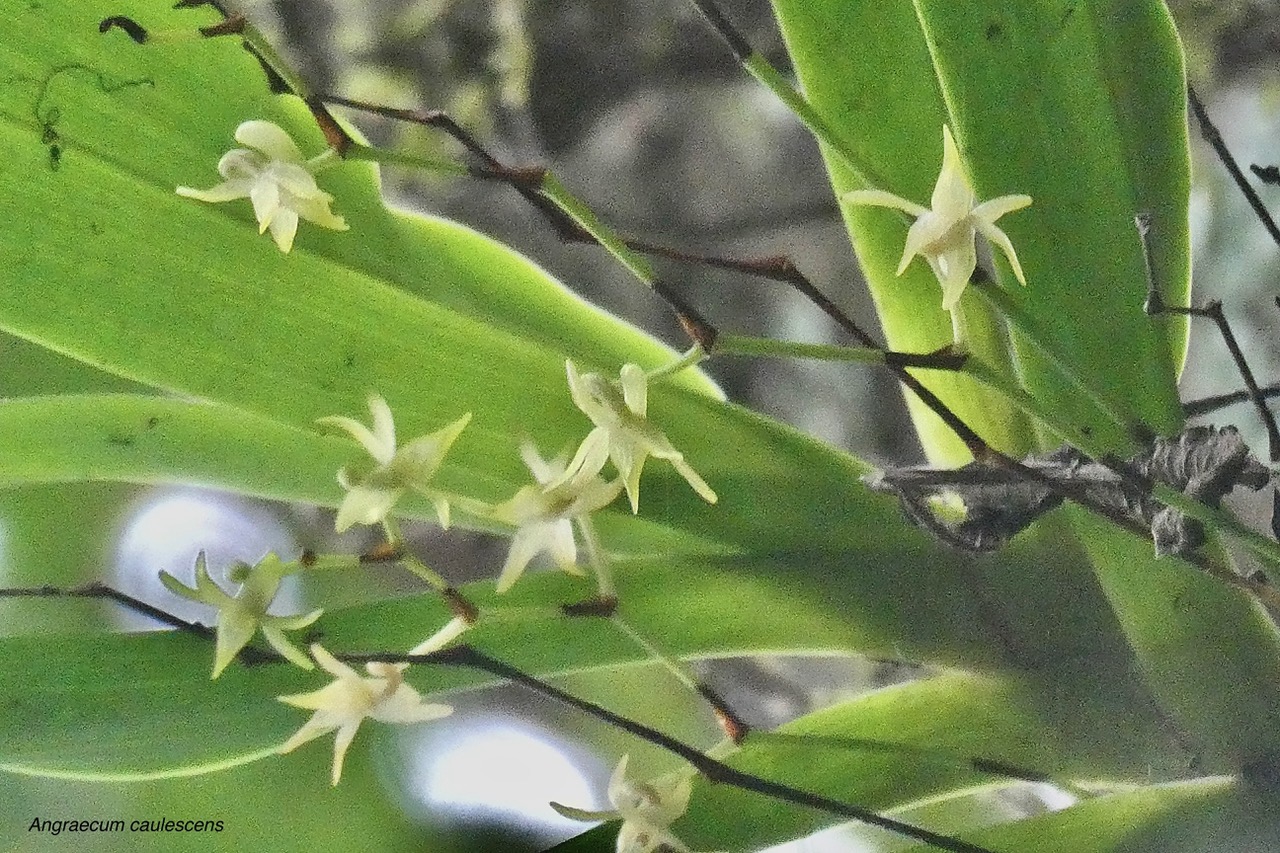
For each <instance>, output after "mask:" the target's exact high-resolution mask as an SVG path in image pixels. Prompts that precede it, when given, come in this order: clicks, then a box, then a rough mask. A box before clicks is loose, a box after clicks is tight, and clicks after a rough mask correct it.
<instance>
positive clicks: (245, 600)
mask: <svg viewBox="0 0 1280 853" xmlns="http://www.w3.org/2000/svg"><path fill="white" fill-rule="evenodd" d="M287 568H288V564H286V563H283V562H281V560H280V558H279V557H277V556H276V555H275V554H268V555H267V556H265V557H263V558H262V559H261V560H260V561H259V562H258V564H257V565H255V566H247V565H244V564H243V563H242V564H240V565H238V566H237V567H236V570H235V571H234V572H233V577H234V578H235V579H237V580H239V581H240V589H239V590H238V591H237V592H236V594H235V595H234V596H232V595H228V594H227V593H226V592H224V591H223V590H222V588H221V587H219V586H218V585H217V584H216V583H214V582H213V578H211V577H209V569H208V567H207V566H206V565H205V558H204V553H203V552H202V553H201V554H200V555H199V556H198V557H196V585H195V588H194V589H193V588H191V587H188V586H186V585H185V584H183V583H182V582H181V581H179V580H178V579H177V578H175V577H174V576H173V575H171V574H169V573H168V572H161V573H160V582H161V583H163V584H164V585H165V588H166V589H168V590H169V591H170V592H172V593H173V594H174V595H180V596H182V597H183V598H186V599H190V600H191V601H198V602H200V603H201V604H207V605H209V606H210V607H212V608H214V609H215V610H217V611H218V623H217V624H218V628H217V642H216V651H215V653H214V659H213V677H214V678H217V677H218V676H219V675H220V674H221V673H222V671H223V670H224V669H226V668H227V664H229V663H231V661H233V660H235V656H236V655H237V654H239V653H240V650H241V649H243V648H244V647H245V646H246V645H248V643H249V640H251V639H253V635H254V633H255V632H257V631H258V630H259V629H261V630H262V636H264V637H266V638H267V642H268V643H270V644H271V647H272V648H273V649H275V650H276V651H277V652H279V653H280V654H281V655H283V656H284V657H285V658H286V659H287V660H288V661H289V662H290V663H293V664H296V665H297V666H300V667H302V668H304V669H311V668H312V666H311V661H310V659H308V658H307V656H306V654H305V653H304V652H303V651H302V650H301V649H299V648H298V647H297V646H295V645H293V643H291V642H289V639H288V638H287V637H285V635H284V632H285V631H296V630H298V629H299V628H305V627H307V626H308V625H310V624H311V623H312V622H314V621H316V620H317V619H319V618H320V614H321V612H322V611H321V610H313V611H311V612H310V613H305V614H302V615H300V616H272V615H270V614H268V613H267V608H269V607H270V606H271V602H272V600H273V599H274V598H275V597H276V591H277V590H278V589H279V588H280V581H281V580H283V579H284V576H285V575H286V574H287V573H288V572H287Z"/></svg>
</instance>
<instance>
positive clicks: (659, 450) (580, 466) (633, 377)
mask: <svg viewBox="0 0 1280 853" xmlns="http://www.w3.org/2000/svg"><path fill="white" fill-rule="evenodd" d="M565 369H566V371H567V372H568V374H569V394H570V395H571V396H572V397H573V403H574V405H575V406H577V407H578V408H579V409H581V410H582V412H583V414H585V415H586V416H587V417H588V418H590V419H591V422H592V423H593V424H595V429H593V430H592V431H591V432H590V433H588V434H587V437H586V438H585V439H584V440H583V442H582V444H581V446H579V448H578V452H577V453H576V454H575V455H574V458H573V461H572V462H570V463H569V469H568V472H566V475H562V476H561V477H560V478H559V479H560V480H564V479H566V478H567V477H568V476H585V475H586V472H590V473H591V474H595V473H597V472H598V471H599V470H600V468H601V467H603V465H604V463H605V460H606V459H607V460H609V461H611V462H613V465H614V467H615V468H617V469H618V473H619V474H621V475H622V481H623V485H624V487H625V488H626V490H627V498H628V499H629V500H630V501H631V511H632V512H633V513H634V512H639V511H640V474H641V473H642V472H643V471H644V463H645V460H646V459H648V458H649V457H650V456H653V457H655V458H657V459H665V460H667V461H668V462H670V463H671V464H672V465H674V466H675V469H676V470H677V471H679V472H680V475H681V476H682V477H684V478H685V480H686V481H687V482H688V483H689V485H690V486H692V487H693V490H694V491H695V492H697V493H698V495H699V496H700V497H701V498H702V499H703V500H705V501H707V502H708V503H715V502H716V493H715V492H714V491H712V490H711V487H710V486H708V485H707V483H706V481H705V480H703V479H702V478H701V477H699V476H698V473H697V472H696V471H694V470H693V468H692V467H690V465H689V463H688V462H685V461H684V455H683V454H682V453H681V452H680V451H679V450H676V449H675V447H673V446H672V444H671V441H670V440H669V439H668V438H667V436H666V433H664V432H663V431H662V430H660V429H658V427H656V426H654V425H653V424H652V423H651V422H650V421H649V419H648V417H647V416H646V412H647V410H648V405H649V379H648V377H647V376H645V372H644V371H643V370H641V369H640V367H639V366H637V365H634V364H624V365H623V366H622V371H621V373H620V374H619V377H618V381H617V382H611V381H609V380H607V379H605V378H604V377H602V376H600V374H598V373H587V374H585V375H583V374H579V373H578V369H577V368H576V367H574V365H573V362H572V361H566V362H565ZM569 472H572V473H569ZM555 485H559V481H557V482H556V483H555Z"/></svg>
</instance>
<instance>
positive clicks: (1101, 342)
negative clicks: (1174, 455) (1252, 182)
mask: <svg viewBox="0 0 1280 853" xmlns="http://www.w3.org/2000/svg"><path fill="white" fill-rule="evenodd" d="M915 6H916V10H917V14H918V16H919V19H920V26H921V27H922V29H923V31H924V36H925V38H926V39H927V42H928V45H929V52H930V56H931V58H932V60H933V63H934V67H935V70H936V72H937V75H938V82H939V85H940V88H941V91H942V94H943V99H944V101H945V103H946V107H947V114H948V116H949V120H950V122H951V124H952V130H953V131H954V132H955V134H956V138H957V140H958V141H959V143H960V146H961V149H962V151H963V153H964V157H965V160H966V162H967V163H968V164H969V168H970V172H971V175H972V178H973V181H974V186H975V189H976V190H977V193H978V197H979V198H990V197H992V196H995V195H1000V194H1004V193H1010V192H1019V193H1026V194H1028V195H1030V196H1031V197H1032V198H1033V199H1035V202H1034V203H1033V204H1032V206H1031V207H1030V208H1029V209H1028V210H1026V211H1024V212H1021V213H1019V214H1017V215H1013V216H1010V217H1009V218H1008V220H1007V222H1006V221H1005V220H1002V221H1001V227H1004V228H1005V230H1006V231H1007V232H1008V234H1009V236H1010V238H1011V239H1012V240H1013V243H1014V245H1015V246H1016V247H1017V250H1018V256H1019V259H1020V260H1021V261H1022V265H1023V268H1024V269H1025V271H1026V274H1027V283H1028V287H1027V288H1026V289H1023V288H1020V287H1018V286H1017V285H1016V284H1014V283H1012V278H1011V276H1008V275H1002V280H1003V281H1005V282H1006V283H1008V284H1009V285H1010V286H1009V290H1010V292H1011V295H1012V297H1013V298H1014V299H1015V300H1016V301H1017V302H1019V303H1020V304H1021V305H1022V306H1023V307H1024V309H1025V310H1026V311H1027V312H1028V313H1029V314H1030V315H1031V316H1032V317H1033V318H1034V320H1035V322H1036V323H1037V325H1038V326H1039V328H1040V330H1041V331H1042V333H1043V334H1044V335H1045V336H1046V337H1047V339H1044V340H1040V341H1039V343H1040V344H1042V345H1048V346H1050V347H1052V348H1053V349H1054V350H1055V351H1057V352H1059V353H1061V354H1062V355H1064V356H1065V357H1066V358H1067V360H1068V361H1069V362H1071V363H1072V364H1073V365H1074V367H1075V369H1076V371H1077V373H1078V374H1079V375H1081V376H1083V377H1085V378H1086V380H1087V381H1088V382H1089V383H1090V384H1091V385H1093V386H1094V387H1097V388H1100V389H1102V390H1103V391H1105V392H1107V393H1108V394H1110V396H1111V397H1112V398H1114V399H1118V400H1123V401H1126V402H1127V403H1128V405H1129V406H1130V407H1132V409H1133V410H1134V412H1135V414H1136V415H1137V416H1138V417H1139V418H1141V419H1142V420H1143V421H1145V422H1146V423H1147V424H1148V425H1149V426H1150V427H1152V428H1153V429H1155V430H1156V431H1157V432H1158V433H1160V434H1165V435H1167V434H1170V433H1171V432H1174V431H1176V430H1177V429H1178V427H1179V426H1180V425H1181V423H1182V413H1181V407H1180V406H1179V402H1178V395H1177V389H1176V386H1175V383H1176V379H1177V372H1178V370H1179V369H1180V368H1181V364H1182V359H1183V357H1184V355H1185V352H1186V335H1187V330H1186V322H1185V318H1178V319H1176V320H1165V321H1160V322H1156V321H1153V320H1152V319H1151V318H1150V317H1148V316H1147V315H1146V314H1145V312H1144V311H1143V310H1142V305H1143V301H1144V298H1145V294H1146V278H1145V275H1144V262H1143V257H1142V252H1141V244H1140V242H1139V239H1138V235H1137V231H1136V229H1135V228H1134V226H1133V218H1134V216H1135V215H1137V214H1138V213H1141V212H1147V213H1150V214H1151V216H1152V224H1151V231H1152V236H1153V251H1152V268H1153V272H1154V275H1155V278H1156V281H1157V283H1158V285H1159V287H1160V289H1161V292H1162V293H1163V294H1164V296H1165V298H1166V299H1167V300H1168V301H1169V303H1170V304H1174V305H1185V304H1186V302H1187V296H1188V293H1189V290H1190V275H1191V273H1190V237H1189V221H1188V208H1189V198H1190V187H1191V178H1190V156H1189V153H1188V149H1187V126H1186V95H1185V86H1186V82H1185V79H1184V77H1183V67H1182V51H1181V46H1180V45H1179V42H1178V38H1177V34H1176V32H1175V31H1174V28H1173V21H1172V19H1171V18H1170V17H1169V13H1168V10H1167V9H1166V8H1165V6H1164V3H1163V2H1161V0H1140V2H1135V0H1090V2H1076V0H1038V2H1034V3H1019V4H1013V5H1011V4H1008V3H1003V2H999V0H979V2H972V3H963V4H957V3H950V2H939V0H916V3H915ZM1015 342H1016V344H1017V353H1018V364H1019V368H1020V373H1021V375H1022V379H1023V382H1024V383H1025V385H1026V387H1027V389H1028V390H1029V391H1030V392H1031V393H1032V394H1033V395H1034V396H1035V397H1037V398H1038V399H1039V400H1040V401H1041V402H1043V403H1045V404H1047V405H1049V406H1050V407H1051V408H1052V409H1053V410H1054V411H1055V412H1057V413H1058V414H1059V415H1060V416H1061V417H1062V418H1064V419H1072V420H1073V421H1074V422H1076V423H1087V424H1090V425H1091V426H1092V427H1093V428H1094V429H1095V431H1096V432H1097V436H1096V438H1097V440H1098V441H1099V442H1100V443H1101V444H1102V445H1103V446H1106V447H1108V448H1109V449H1115V450H1123V449H1125V448H1126V447H1128V446H1129V444H1130V441H1131V437H1130V436H1128V435H1126V434H1125V433H1124V432H1123V428H1120V427H1117V426H1116V425H1114V424H1111V423H1108V422H1107V421H1106V420H1104V419H1102V418H1100V417H1099V416H1098V414H1097V412H1096V410H1095V409H1094V408H1093V407H1092V406H1091V405H1090V404H1089V403H1088V401H1087V400H1085V399H1082V398H1081V395H1080V392H1079V391H1078V390H1077V389H1076V388H1074V387H1073V386H1071V385H1070V384H1069V383H1067V382H1065V381H1064V380H1063V379H1062V377H1061V376H1060V375H1059V373H1058V371H1057V369H1056V368H1055V367H1054V366H1052V365H1051V364H1048V363H1046V362H1045V361H1044V360H1043V359H1042V358H1041V356H1040V355H1039V353H1038V352H1037V351H1036V349H1035V347H1033V346H1032V345H1031V344H1029V343H1028V342H1027V341H1026V340H1025V339H1022V338H1020V337H1019V336H1017V335H1015ZM1047 440H1048V441H1049V442H1050V443H1056V441H1057V438H1056V436H1050V437H1047Z"/></svg>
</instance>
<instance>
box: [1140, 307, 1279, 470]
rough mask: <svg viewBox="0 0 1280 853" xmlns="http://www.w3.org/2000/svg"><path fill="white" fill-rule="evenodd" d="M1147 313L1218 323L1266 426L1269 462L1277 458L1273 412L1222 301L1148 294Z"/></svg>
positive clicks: (1247, 389) (1254, 406)
mask: <svg viewBox="0 0 1280 853" xmlns="http://www.w3.org/2000/svg"><path fill="white" fill-rule="evenodd" d="M1153 294H1154V291H1153ZM1147 313H1148V314H1151V315H1152V316H1156V315H1159V314H1182V315H1185V316H1188V317H1203V318H1206V319H1209V320H1212V321H1213V322H1214V325H1216V326H1217V327H1218V332H1219V333H1220V334H1221V335H1222V340H1223V343H1225V344H1226V345H1227V351H1228V352H1230V353H1231V360H1232V361H1234V362H1235V365H1236V369H1237V370H1238V371H1240V378H1241V379H1243V380H1244V387H1245V393H1246V396H1247V399H1248V400H1249V401H1250V402H1252V403H1253V408H1254V409H1255V410H1256V411H1257V413H1258V417H1259V418H1261V419H1262V423H1263V425H1264V426H1265V427H1266V430H1267V457H1268V458H1269V459H1270V460H1271V461H1272V462H1275V461H1277V460H1280V429H1278V428H1277V426H1276V418H1275V415H1274V414H1272V412H1271V408H1270V407H1269V406H1268V405H1267V401H1266V398H1265V397H1264V396H1263V393H1262V389H1261V388H1259V387H1258V381H1257V380H1256V379H1255V378H1254V376H1253V370H1252V369H1250V367H1249V362H1248V361H1247V360H1246V359H1245V356H1244V350H1242V349H1241V348H1240V342H1239V341H1238V340H1236V336H1235V333H1234V332H1233V331H1232V330H1231V323H1230V322H1228V320H1227V317H1226V315H1225V314H1224V313H1223V311H1222V303H1221V302H1220V301H1218V300H1216V299H1215V300H1212V301H1211V302H1208V303H1206V304H1205V305H1204V306H1203V307H1200V308H1197V307H1195V306H1188V307H1186V308H1183V307H1182V306H1174V305H1164V304H1163V303H1162V302H1160V301H1159V299H1158V297H1157V298H1156V299H1155V300H1154V302H1153V299H1152V298H1151V297H1148V299H1147Z"/></svg>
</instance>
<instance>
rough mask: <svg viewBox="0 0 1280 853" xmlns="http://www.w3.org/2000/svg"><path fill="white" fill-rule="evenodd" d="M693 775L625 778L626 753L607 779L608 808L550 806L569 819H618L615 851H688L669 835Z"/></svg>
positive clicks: (686, 804) (684, 805)
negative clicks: (668, 849) (644, 779)
mask: <svg viewBox="0 0 1280 853" xmlns="http://www.w3.org/2000/svg"><path fill="white" fill-rule="evenodd" d="M692 791H693V777H692V776H689V775H686V776H681V777H679V778H678V779H670V778H668V779H665V780H659V781H652V782H637V781H634V780H632V779H628V778H627V756H625V755H624V756H622V760H621V761H619V762H618V766H617V767H616V768H614V771H613V775H612V776H611V777H610V778H609V792H608V793H609V803H610V804H611V805H612V806H613V808H612V809H610V810H609V811H587V810H586V809H575V808H573V807H571V806H563V805H560V804H559V803H552V804H551V807H552V808H553V809H555V810H556V811H557V812H559V813H560V814H562V815H564V816H565V817H567V818H571V819H573V820H618V819H619V818H621V819H622V826H621V828H619V830H618V846H617V853H652V851H654V850H657V849H658V848H659V847H661V846H663V845H665V846H666V847H668V848H670V849H672V850H677V851H681V853H689V848H688V847H687V846H686V845H685V844H684V843H683V842H682V841H681V840H680V839H678V838H676V837H675V836H674V835H672V834H671V829H670V827H671V824H672V823H674V822H675V820H676V819H677V818H679V817H680V816H681V815H683V814H684V813H685V810H686V809H687V808H688V807H689V795H690V794H691V793H692Z"/></svg>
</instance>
